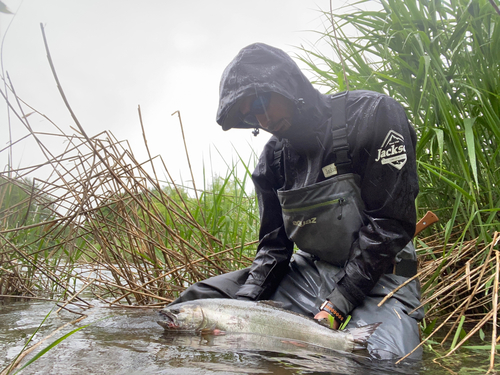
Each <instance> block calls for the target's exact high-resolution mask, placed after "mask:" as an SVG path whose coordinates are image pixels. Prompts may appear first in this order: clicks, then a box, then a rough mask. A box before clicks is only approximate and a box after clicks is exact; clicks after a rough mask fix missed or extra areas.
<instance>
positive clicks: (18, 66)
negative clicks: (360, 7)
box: [0, 0, 343, 186]
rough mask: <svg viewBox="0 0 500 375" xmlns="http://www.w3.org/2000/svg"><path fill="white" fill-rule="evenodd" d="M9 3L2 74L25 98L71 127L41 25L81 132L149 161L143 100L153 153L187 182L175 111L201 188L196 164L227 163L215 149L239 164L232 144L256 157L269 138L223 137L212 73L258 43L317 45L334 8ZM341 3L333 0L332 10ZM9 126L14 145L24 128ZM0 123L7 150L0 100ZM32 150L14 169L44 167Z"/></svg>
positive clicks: (60, 0)
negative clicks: (108, 135)
mask: <svg viewBox="0 0 500 375" xmlns="http://www.w3.org/2000/svg"><path fill="white" fill-rule="evenodd" d="M4 2H5V3H6V5H7V6H8V7H9V9H10V10H11V11H13V12H15V13H16V14H15V16H13V15H8V14H3V13H0V30H1V36H2V38H4V43H3V69H4V71H7V72H8V73H9V76H10V78H11V80H12V82H13V85H14V87H15V89H16V92H17V94H18V95H19V96H20V97H21V98H22V99H23V100H24V101H26V102H27V103H28V104H30V105H31V106H33V107H34V108H36V109H37V110H38V111H40V112H41V113H43V114H45V115H46V116H48V117H49V118H50V119H51V120H52V121H54V122H55V123H56V124H57V125H58V126H59V127H61V128H62V129H63V131H64V132H65V133H67V134H73V133H74V131H73V130H71V129H70V126H73V127H74V126H75V125H74V123H73V121H72V120H71V118H70V116H69V113H68V111H67V110H66V107H65V106H64V103H63V101H62V99H61V97H60V95H59V93H58V91H57V88H56V85H55V81H54V79H53V77H52V73H51V71H50V67H49V64H48V61H47V58H46V54H45V50H44V46H43V40H42V34H41V31H40V23H43V24H44V25H45V32H46V36H47V39H48V43H49V47H50V51H51V55H52V59H53V61H54V64H55V67H56V70H57V73H58V76H59V79H60V81H61V84H62V87H63V89H64V90H65V93H66V96H67V98H68V100H69V103H70V104H71V106H72V108H73V110H74V112H75V114H76V116H77V117H78V118H79V120H80V123H81V124H82V126H83V128H84V129H85V131H86V132H87V134H88V135H90V136H92V135H95V134H97V133H99V132H101V131H103V130H109V131H111V132H112V133H113V134H114V135H115V136H116V138H117V139H119V140H128V141H129V142H130V145H131V149H132V151H133V153H134V155H135V156H136V158H137V159H138V160H139V161H144V160H146V159H147V154H146V151H145V147H144V143H143V140H142V133H141V128H140V123H139V119H138V114H137V107H138V105H140V106H141V110H142V115H143V121H144V125H145V128H146V134H147V137H148V145H149V147H150V151H151V153H152V155H162V157H163V159H164V160H165V162H166V164H167V167H168V169H169V171H170V172H171V173H172V174H173V175H174V177H175V179H176V181H177V182H179V181H180V179H181V178H182V180H184V182H186V181H188V180H190V179H191V178H190V175H189V170H188V169H187V164H186V162H185V152H184V147H183V142H182V137H181V132H180V127H179V119H178V117H177V116H171V114H172V113H174V112H175V111H180V113H181V115H182V120H183V124H184V131H185V135H186V140H187V144H188V148H189V153H190V158H191V164H192V165H193V168H194V170H195V178H196V180H197V185H198V186H201V185H202V183H203V182H202V181H201V179H202V177H201V176H202V171H203V167H205V169H206V170H207V172H208V173H209V174H210V173H212V172H213V173H215V174H219V175H225V173H226V171H227V168H226V167H225V166H224V163H223V162H221V159H220V156H219V155H218V151H217V150H219V151H220V152H221V153H222V154H223V155H224V157H225V158H226V160H227V161H228V162H231V161H232V160H236V159H237V156H236V153H235V151H234V150H233V147H234V148H236V149H237V150H238V152H240V153H241V154H242V155H244V157H245V158H248V157H249V155H250V154H251V150H252V149H253V150H255V152H257V153H260V150H261V149H262V146H263V145H264V143H265V142H266V140H267V139H268V138H269V136H268V135H267V134H266V133H264V132H261V134H260V135H259V136H258V137H256V138H255V137H253V136H252V134H251V131H250V130H232V131H229V132H223V131H222V130H221V128H220V127H219V126H218V125H217V124H216V122H215V114H216V109H217V103H218V88H219V79H220V76H221V73H222V71H223V70H224V68H225V67H226V65H227V64H228V63H229V62H230V61H231V59H232V58H233V57H234V56H235V55H236V54H237V53H238V51H239V50H240V49H241V48H242V47H244V46H246V45H248V44H251V43H254V42H264V43H267V44H270V45H273V46H275V47H279V48H282V49H283V50H285V51H286V52H288V53H290V54H291V55H292V56H294V55H295V54H297V53H299V50H298V48H297V47H299V46H300V45H301V44H303V45H310V44H311V43H314V42H315V41H317V40H318V34H315V32H314V31H323V30H324V28H325V26H324V23H325V22H326V19H325V18H324V16H322V14H321V12H320V9H322V10H328V9H329V0H253V1H236V0H212V1H195V0H191V1H190V0H144V1H137V0H135V1H131V0H99V1H97V0H85V1H83V0H24V1H21V0H4ZM342 3H343V2H342ZM342 3H341V2H340V1H334V4H335V6H340V5H342ZM11 21H12V23H11ZM10 23H11V24H10ZM9 24H10V27H9V29H8V31H7V32H6V29H7V27H8V26H9ZM332 55H333V54H332ZM2 90H4V89H3V88H2ZM30 120H31V125H32V126H33V127H34V128H35V129H36V130H39V131H43V130H44V129H47V130H50V131H52V128H51V127H49V126H48V122H47V121H46V120H45V119H43V118H42V117H40V116H37V115H34V116H31V117H30ZM11 121H12V122H11V123H12V124H13V130H14V135H13V139H14V140H15V139H18V138H20V137H22V136H23V135H24V134H26V130H25V129H23V127H22V126H21V125H20V124H19V123H17V122H16V121H15V120H14V119H12V118H11ZM0 125H1V131H0V145H1V147H0V148H3V147H5V146H6V145H7V144H8V139H9V138H8V115H7V111H6V107H5V104H2V105H1V108H0ZM47 142H48V141H47ZM53 147H54V150H55V153H57V147H61V145H60V144H59V145H58V144H57V142H56V143H55V144H54V145H53ZM35 150H36V147H35V146H34V144H33V143H31V144H30V143H28V142H24V143H23V147H17V148H16V149H15V150H14V166H19V165H28V164H34V163H36V162H39V161H40V154H38V153H37V152H36V151H35ZM210 158H212V161H210ZM0 162H1V163H2V170H6V165H7V153H6V152H2V153H1V154H0ZM211 165H212V167H213V170H211V169H210V167H211ZM198 180H200V181H198Z"/></svg>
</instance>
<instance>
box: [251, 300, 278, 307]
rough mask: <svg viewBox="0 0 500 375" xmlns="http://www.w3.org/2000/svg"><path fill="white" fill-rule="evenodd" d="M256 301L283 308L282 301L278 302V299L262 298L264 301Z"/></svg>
mask: <svg viewBox="0 0 500 375" xmlns="http://www.w3.org/2000/svg"><path fill="white" fill-rule="evenodd" d="M257 303H259V304H262V305H267V306H271V307H276V308H278V309H282V308H283V302H278V301H272V300H264V301H258V302H257Z"/></svg>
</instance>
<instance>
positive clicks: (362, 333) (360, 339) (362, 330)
mask: <svg viewBox="0 0 500 375" xmlns="http://www.w3.org/2000/svg"><path fill="white" fill-rule="evenodd" d="M381 324H382V323H373V324H368V325H366V326H363V327H358V328H352V329H349V332H350V333H351V335H352V337H353V341H354V350H362V349H366V345H367V344H368V339H369V338H370V336H371V335H373V332H375V330H376V329H377V328H378V326H379V325H381Z"/></svg>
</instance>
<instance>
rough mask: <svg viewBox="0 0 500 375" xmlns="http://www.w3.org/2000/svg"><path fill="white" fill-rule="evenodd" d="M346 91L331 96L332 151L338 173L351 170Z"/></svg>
mask: <svg viewBox="0 0 500 375" xmlns="http://www.w3.org/2000/svg"><path fill="white" fill-rule="evenodd" d="M347 93H348V91H344V92H341V93H339V94H335V95H333V96H332V117H331V124H332V151H333V153H334V154H335V166H336V167H337V171H338V173H339V174H342V173H349V172H351V157H350V156H349V143H348V142H347V120H346V98H347Z"/></svg>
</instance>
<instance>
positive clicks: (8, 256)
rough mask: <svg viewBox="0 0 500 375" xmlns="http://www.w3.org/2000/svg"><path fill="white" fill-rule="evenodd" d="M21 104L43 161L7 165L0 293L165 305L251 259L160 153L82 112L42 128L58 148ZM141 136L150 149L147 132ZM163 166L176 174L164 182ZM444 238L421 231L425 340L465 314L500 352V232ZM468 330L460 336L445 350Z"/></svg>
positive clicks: (0, 208) (0, 220)
mask: <svg viewBox="0 0 500 375" xmlns="http://www.w3.org/2000/svg"><path fill="white" fill-rule="evenodd" d="M11 91H12V92H13V94H14V95H15V93H14V91H13V89H12V87H11ZM61 93H62V92H61ZM62 94H63V93H62ZM4 97H5V95H4ZM16 99H17V97H16ZM16 103H17V105H18V106H19V108H18V109H17V111H16V110H15V108H14V106H13V105H11V104H10V103H9V105H11V109H12V111H13V113H15V115H16V116H17V118H18V120H19V122H20V123H21V124H22V125H24V126H25V128H26V129H27V132H28V135H27V136H23V137H22V138H21V139H19V140H17V141H15V142H13V143H14V144H20V143H22V142H23V141H26V140H27V139H29V138H31V139H34V140H36V144H37V145H38V146H39V148H40V151H41V152H42V155H43V157H44V158H45V160H43V161H40V162H39V163H38V164H37V165H31V166H27V167H22V168H18V169H13V168H12V166H10V168H9V170H8V171H7V172H3V173H1V174H0V296H5V295H9V296H27V297H31V298H46V297H48V298H54V300H56V299H57V300H59V306H60V308H64V309H68V310H69V311H73V310H70V309H69V308H68V306H75V307H76V308H80V309H86V308H88V307H90V306H91V304H90V302H89V301H88V300H89V299H90V298H98V299H99V300H101V301H102V302H104V303H106V304H109V305H112V306H115V305H120V306H137V305H141V306H160V305H163V304H166V303H168V302H170V301H172V300H173V299H174V298H175V297H176V296H177V295H178V293H179V292H181V291H182V290H184V289H185V288H186V287H187V286H189V285H191V284H192V283H194V282H196V281H199V280H202V279H205V278H207V277H210V276H213V275H217V274H221V273H224V272H228V271H231V270H236V269H240V268H243V267H246V266H248V265H249V264H250V262H251V259H250V258H248V257H247V256H246V254H248V253H249V251H248V250H249V249H253V248H255V243H256V241H255V237H256V236H255V235H254V236H252V237H253V238H252V239H251V240H250V241H249V240H248V239H247V238H246V237H245V233H241V234H239V235H238V236H236V237H233V239H232V242H231V243H228V242H227V241H223V240H222V239H221V238H220V237H219V236H218V235H216V234H214V231H213V228H214V224H213V223H212V224H207V222H206V217H205V216H204V215H203V213H201V214H200V211H202V210H200V199H195V200H194V201H195V204H193V199H187V198H186V194H185V191H184V190H183V189H182V187H179V186H177V185H176V184H175V182H174V181H173V179H172V178H171V176H170V174H169V172H168V168H167V166H166V164H165V163H164V162H163V160H162V159H161V157H156V158H152V157H151V156H149V159H148V160H146V161H145V162H140V161H138V160H136V157H135V156H134V154H133V152H132V150H131V149H130V147H129V145H128V143H127V142H123V141H118V140H117V139H116V138H115V137H114V136H113V134H111V133H110V132H106V131H105V132H102V133H100V134H97V135H95V136H93V137H88V136H87V135H86V134H85V133H84V131H83V129H82V128H81V126H80V124H79V123H78V122H77V125H78V127H79V130H77V131H75V134H72V135H68V134H65V132H64V131H62V130H61V129H60V128H58V127H57V126H56V125H55V124H53V126H54V127H55V129H56V131H54V132H53V133H47V132H45V133H44V134H43V136H44V137H49V138H57V139H61V140H64V141H65V142H66V144H67V146H66V148H65V149H64V151H63V152H61V153H59V154H57V155H52V153H51V150H50V149H49V147H48V146H47V145H46V144H48V142H47V143H44V142H43V141H42V140H41V136H42V134H41V133H39V132H37V131H36V130H34V129H33V127H32V126H31V125H30V123H29V121H28V116H26V115H24V110H23V108H26V106H27V105H26V104H24V103H22V101H21V100H16ZM30 110H31V111H32V112H34V113H35V116H37V115H38V116H43V115H42V114H40V113H39V112H37V111H36V110H34V109H33V108H31V107H30ZM32 116H33V115H32ZM32 116H30V118H31V117H32ZM139 116H140V111H139ZM43 117H44V116H43ZM140 117H141V116H140ZM179 118H180V116H179ZM45 119H46V120H47V121H49V122H50V120H48V119H47V118H45ZM75 121H76V118H75ZM141 126H142V119H141ZM143 134H144V131H143ZM144 141H145V144H146V148H147V140H146V135H145V134H144ZM8 151H9V148H4V149H3V150H0V153H2V152H8ZM148 153H149V150H148ZM47 170H49V173H46V172H42V171H47ZM151 171H152V172H151ZM157 175H167V176H169V181H167V183H168V184H169V186H170V188H169V189H164V186H162V182H161V181H160V180H159V179H158V177H157ZM41 176H44V177H43V178H42V177H41ZM163 184H165V183H163ZM14 193H15V194H14ZM242 232H245V231H242ZM457 233H461V231H460V230H457ZM443 238H444V235H443V234H442V233H438V234H435V235H433V236H430V237H427V238H424V239H421V240H419V241H418V245H419V246H418V253H419V259H420V271H419V274H418V276H417V277H418V278H419V279H420V281H421V283H422V285H423V296H422V305H425V306H427V315H426V323H427V325H428V326H429V325H430V324H431V322H433V321H434V320H435V321H436V322H438V321H439V324H437V323H436V327H435V328H433V329H432V330H431V331H430V332H428V336H427V338H426V340H428V339H429V338H431V337H433V336H434V335H435V334H436V333H437V332H441V330H443V331H444V330H445V329H446V330H447V331H446V333H445V334H444V338H443V339H442V342H443V343H444V342H447V341H450V339H451V336H452V334H453V332H456V331H457V327H462V323H463V320H464V318H465V321H466V322H467V323H470V324H471V325H472V326H471V327H472V328H469V334H468V335H467V337H468V336H470V335H471V334H474V333H475V332H478V331H479V330H480V329H485V330H486V328H493V329H492V331H493V334H492V353H493V352H494V347H495V345H496V344H497V343H498V341H499V339H498V338H497V337H496V335H497V333H496V325H497V320H496V319H497V314H498V310H497V309H498V304H497V300H498V282H499V281H498V280H499V275H498V272H499V271H498V268H499V267H498V262H499V260H498V259H499V258H498V250H497V249H498V247H497V242H498V238H499V236H498V233H495V234H494V236H493V241H492V242H491V243H489V244H484V243H478V242H477V240H469V241H460V240H459V239H458V238H460V237H459V236H458V235H457V236H455V238H457V240H456V241H455V242H451V241H448V242H447V243H444V241H443ZM452 238H454V237H453V236H452ZM495 247H496V248H495ZM252 251H253V250H252ZM72 309H74V307H72ZM458 331H460V330H458ZM455 336H456V335H455ZM456 337H458V336H456ZM467 337H464V338H463V339H462V340H460V341H458V342H457V339H456V338H455V337H453V343H452V345H451V348H450V351H449V354H451V353H453V352H454V351H456V350H457V349H458V348H459V347H460V346H462V345H463V343H464V342H465V341H466V339H467ZM425 342H426V341H425V340H424V341H423V344H424V343H425Z"/></svg>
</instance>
